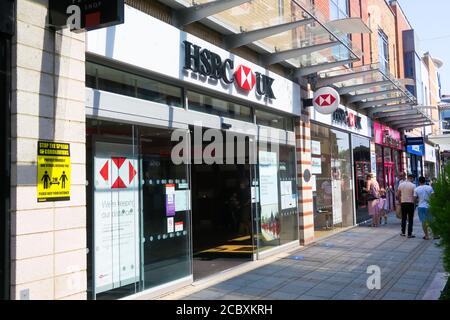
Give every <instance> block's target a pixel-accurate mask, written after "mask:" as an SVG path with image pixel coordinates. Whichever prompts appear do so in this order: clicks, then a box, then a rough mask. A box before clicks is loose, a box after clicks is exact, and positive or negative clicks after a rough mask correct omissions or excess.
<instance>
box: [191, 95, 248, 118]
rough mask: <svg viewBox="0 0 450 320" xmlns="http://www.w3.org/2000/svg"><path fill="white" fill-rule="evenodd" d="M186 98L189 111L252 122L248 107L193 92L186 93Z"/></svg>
mask: <svg viewBox="0 0 450 320" xmlns="http://www.w3.org/2000/svg"><path fill="white" fill-rule="evenodd" d="M187 96H188V103H189V109H190V110H195V111H200V112H206V113H209V114H215V115H218V116H224V117H229V118H233V119H237V120H243V121H249V122H253V117H252V112H251V108H250V107H246V106H243V105H240V104H236V103H233V102H229V101H225V100H221V99H217V98H213V97H210V96H207V95H204V94H200V93H197V92H193V91H188V93H187Z"/></svg>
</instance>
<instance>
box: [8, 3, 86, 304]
mask: <svg viewBox="0 0 450 320" xmlns="http://www.w3.org/2000/svg"><path fill="white" fill-rule="evenodd" d="M47 21H48V0H18V1H17V35H16V37H15V39H14V40H13V64H12V68H13V70H12V77H13V80H12V82H13V83H12V110H11V127H12V129H11V131H12V132H11V136H12V141H11V149H12V152H11V153H12V154H11V158H12V159H11V161H12V164H11V166H12V174H11V176H12V177H11V291H10V292H11V299H86V283H87V280H86V257H87V256H86V238H87V237H86V194H85V193H86V192H85V190H86V187H85V184H86V167H85V166H86V159H85V158H86V156H85V154H86V150H85V111H84V105H85V80H84V79H85V64H84V63H85V34H84V33H78V34H77V33H72V32H70V31H68V30H64V31H62V32H61V31H58V32H57V33H56V34H55V32H54V31H52V30H50V29H49V28H48V27H47V25H46V24H47ZM39 140H50V141H56V142H64V143H70V148H71V150H70V151H71V179H72V181H71V183H70V185H71V199H70V201H64V202H43V203H39V202H38V201H37V142H38V141H39Z"/></svg>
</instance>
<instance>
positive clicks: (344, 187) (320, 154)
mask: <svg viewBox="0 0 450 320" xmlns="http://www.w3.org/2000/svg"><path fill="white" fill-rule="evenodd" d="M311 149H312V159H311V160H312V174H313V175H314V176H313V179H312V183H313V196H314V226H315V230H316V237H321V236H323V235H325V234H326V231H327V230H331V229H334V228H341V227H347V226H351V225H353V223H354V221H353V185H352V171H353V166H352V162H351V149H350V137H349V134H348V133H345V132H341V131H338V130H333V129H329V128H327V127H323V126H321V125H317V124H312V125H311Z"/></svg>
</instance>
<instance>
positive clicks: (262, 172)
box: [259, 151, 280, 241]
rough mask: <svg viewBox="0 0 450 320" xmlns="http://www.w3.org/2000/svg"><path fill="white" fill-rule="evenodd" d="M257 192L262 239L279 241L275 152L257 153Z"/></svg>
mask: <svg viewBox="0 0 450 320" xmlns="http://www.w3.org/2000/svg"><path fill="white" fill-rule="evenodd" d="M259 190H260V194H259V196H260V202H261V234H262V236H263V239H264V240H265V241H272V240H276V239H279V238H280V217H279V211H278V164H277V154H276V153H275V152H267V151H259Z"/></svg>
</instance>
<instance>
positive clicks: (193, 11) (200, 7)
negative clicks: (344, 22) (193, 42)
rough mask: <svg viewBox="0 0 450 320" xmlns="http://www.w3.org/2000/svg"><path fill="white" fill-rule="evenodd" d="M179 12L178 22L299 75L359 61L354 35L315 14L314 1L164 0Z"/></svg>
mask: <svg viewBox="0 0 450 320" xmlns="http://www.w3.org/2000/svg"><path fill="white" fill-rule="evenodd" d="M160 1H161V2H164V3H166V4H167V5H169V6H171V7H172V8H174V9H175V13H174V19H175V21H174V23H175V24H176V25H178V26H179V27H183V26H185V25H188V24H190V23H193V22H196V21H201V22H202V23H203V24H205V25H208V26H209V27H211V28H213V29H215V30H217V31H219V32H220V33H221V34H223V35H224V45H225V47H226V48H228V49H232V48H237V47H240V46H249V47H251V48H252V49H254V50H255V51H258V52H259V53H261V54H262V55H263V59H262V62H263V64H265V65H266V66H267V65H270V64H274V63H282V64H283V65H285V66H286V67H289V68H294V69H296V71H298V72H296V73H295V74H296V75H297V76H304V75H307V74H311V73H316V72H318V71H322V70H326V69H330V68H331V67H337V66H342V65H345V64H348V63H350V62H353V61H357V60H359V58H360V57H361V52H360V51H359V50H358V49H355V48H352V45H351V42H350V40H349V38H348V35H347V34H346V33H344V32H343V31H340V30H339V29H338V28H337V27H334V26H333V24H327V23H328V22H329V21H328V20H329V19H326V18H324V17H323V16H321V14H320V13H319V12H315V10H314V7H313V6H312V5H311V3H310V1H309V0H252V1H250V0H195V2H194V1H191V0H160Z"/></svg>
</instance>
